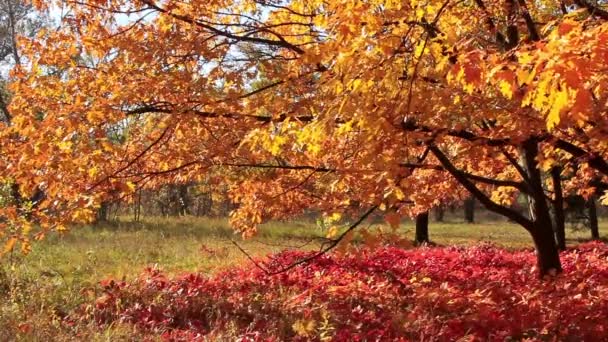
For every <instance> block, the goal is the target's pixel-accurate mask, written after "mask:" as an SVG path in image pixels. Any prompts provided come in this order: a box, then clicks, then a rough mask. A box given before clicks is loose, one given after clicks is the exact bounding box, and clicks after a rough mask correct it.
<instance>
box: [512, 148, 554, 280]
mask: <svg viewBox="0 0 608 342" xmlns="http://www.w3.org/2000/svg"><path fill="white" fill-rule="evenodd" d="M521 151H522V157H523V161H524V165H525V167H524V169H525V170H526V173H527V175H528V177H527V178H528V185H529V190H530V193H529V195H528V203H529V208H530V219H531V220H532V222H533V224H532V227H530V228H531V229H530V234H531V235H532V239H533V240H534V246H535V247H536V258H537V264H538V271H539V275H540V276H541V277H542V276H544V275H546V274H549V273H559V272H561V271H562V266H561V262H560V260H559V250H558V249H557V244H556V241H555V235H554V230H553V224H552V223H551V214H550V213H549V206H548V205H547V200H546V198H545V189H543V183H542V178H541V174H540V170H539V169H538V165H537V161H536V157H537V155H538V141H537V140H536V139H535V138H530V139H528V140H526V141H525V142H524V143H523V146H522V150H521Z"/></svg>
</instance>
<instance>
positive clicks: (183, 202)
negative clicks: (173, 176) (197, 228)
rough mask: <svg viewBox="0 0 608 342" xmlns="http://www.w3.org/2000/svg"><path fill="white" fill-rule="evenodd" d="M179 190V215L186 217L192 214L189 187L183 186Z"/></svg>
mask: <svg viewBox="0 0 608 342" xmlns="http://www.w3.org/2000/svg"><path fill="white" fill-rule="evenodd" d="M177 190H178V202H179V203H178V204H179V215H180V216H186V215H189V214H190V198H189V197H188V185H186V184H181V185H179V186H178V188H177Z"/></svg>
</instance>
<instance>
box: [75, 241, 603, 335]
mask: <svg viewBox="0 0 608 342" xmlns="http://www.w3.org/2000/svg"><path fill="white" fill-rule="evenodd" d="M303 255H304V253H300V252H284V253H281V254H278V255H275V256H274V257H273V259H272V263H273V264H276V265H284V264H289V263H290V262H292V261H294V260H297V259H298V258H301V257H302V256H303ZM535 262H536V260H535V257H534V254H533V252H532V251H518V252H509V251H506V250H503V249H500V248H497V247H493V246H489V245H480V246H476V247H468V248H457V247H445V248H419V249H411V250H401V249H396V248H389V247H387V248H382V249H377V250H374V251H371V250H365V249H364V250H361V251H359V253H357V254H351V255H346V256H340V257H338V256H331V255H328V256H324V257H321V258H318V259H316V260H315V261H313V262H311V263H309V264H306V265H304V266H302V267H298V268H296V269H294V270H292V271H290V272H288V273H284V274H280V275H276V276H267V275H266V274H264V273H263V272H262V271H260V270H259V269H257V268H255V267H253V266H247V267H241V268H234V269H231V270H229V271H226V272H223V273H220V274H216V275H213V276H204V275H199V274H188V275H185V276H182V277H178V278H175V279H168V278H166V277H165V276H163V274H162V273H160V272H159V271H157V270H148V271H147V272H146V273H145V274H143V275H142V276H141V278H140V279H139V280H137V281H135V282H132V283H124V282H120V283H117V282H109V283H107V284H105V291H104V293H103V295H102V296H101V297H99V298H98V299H97V301H96V302H95V304H94V305H91V306H89V308H88V310H86V311H84V312H83V313H82V316H81V319H94V320H96V322H98V323H99V324H110V323H113V322H123V323H124V322H129V323H133V324H135V325H136V326H137V327H138V329H141V330H142V331H145V332H149V333H150V334H162V336H163V337H165V338H167V339H169V340H194V339H198V338H201V339H202V338H209V339H211V340H213V339H215V338H220V337H224V338H227V337H231V338H236V337H240V338H241V339H242V340H337V341H364V340H365V341H375V340H399V339H401V340H416V341H418V340H425V341H429V340H438V341H448V340H449V341H452V340H456V339H459V338H463V337H465V338H466V340H501V341H502V340H523V339H528V340H593V341H601V340H608V246H607V245H605V244H602V243H588V244H583V245H580V246H578V247H577V248H576V249H571V250H568V251H566V252H564V253H562V262H563V266H564V273H563V274H562V275H560V276H558V277H556V278H553V279H544V280H540V279H537V273H536V272H535V271H534V270H533V267H534V266H533V265H534V264H535Z"/></svg>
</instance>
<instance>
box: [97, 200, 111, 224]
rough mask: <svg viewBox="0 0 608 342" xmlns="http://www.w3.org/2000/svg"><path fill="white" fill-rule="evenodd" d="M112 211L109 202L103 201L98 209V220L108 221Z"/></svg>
mask: <svg viewBox="0 0 608 342" xmlns="http://www.w3.org/2000/svg"><path fill="white" fill-rule="evenodd" d="M109 211H110V205H109V203H108V202H101V206H100V207H99V209H97V222H107V221H108V216H109Z"/></svg>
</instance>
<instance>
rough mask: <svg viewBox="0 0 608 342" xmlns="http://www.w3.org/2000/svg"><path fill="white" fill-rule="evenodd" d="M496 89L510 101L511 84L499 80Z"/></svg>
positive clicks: (511, 94)
mask: <svg viewBox="0 0 608 342" xmlns="http://www.w3.org/2000/svg"><path fill="white" fill-rule="evenodd" d="M498 87H499V88H500V92H501V93H502V94H503V95H504V96H505V97H506V98H508V99H511V98H512V97H513V87H512V86H511V83H509V82H507V81H505V80H501V81H500V82H499V83H498Z"/></svg>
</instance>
